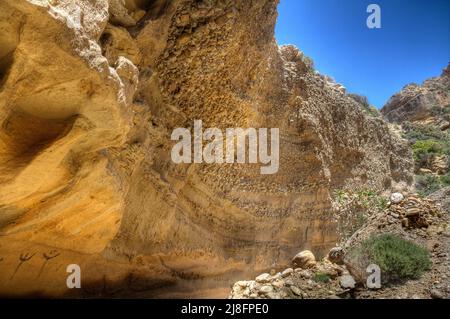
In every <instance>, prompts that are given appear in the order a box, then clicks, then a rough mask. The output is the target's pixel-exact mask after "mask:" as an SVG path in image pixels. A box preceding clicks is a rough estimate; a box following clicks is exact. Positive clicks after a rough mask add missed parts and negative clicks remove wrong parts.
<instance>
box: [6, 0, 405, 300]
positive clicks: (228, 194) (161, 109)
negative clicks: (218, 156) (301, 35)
mask: <svg viewBox="0 0 450 319" xmlns="http://www.w3.org/2000/svg"><path fill="white" fill-rule="evenodd" d="M276 5H277V3H276V1H269V0H265V1H257V2H249V1H186V0H176V1H162V0H158V1H144V0H143V1H137V0H136V1H132V0H130V1H119V0H115V1H113V0H111V1H106V0H102V1H90V0H81V1H71V0H58V1H56V0H55V1H40V0H27V1H26V0H21V1H13V0H6V1H2V2H1V3H0V17H1V18H0V44H1V45H0V73H1V77H2V78H1V91H0V123H1V131H0V167H1V170H0V234H1V236H0V256H1V257H2V261H1V262H0V267H1V268H2V271H0V279H1V281H3V282H4V283H5V284H4V285H1V288H0V293H1V294H3V295H26V294H30V293H32V292H33V293H36V292H39V293H41V294H53V295H58V296H61V295H64V294H66V293H68V291H67V288H66V285H65V283H66V276H67V273H66V272H65V269H66V266H67V265H68V264H79V265H80V266H81V269H82V271H83V288H82V289H81V290H78V291H71V292H70V293H71V294H76V295H80V294H81V295H82V296H117V295H122V296H123V295H127V296H137V297H156V296H158V297H160V296H168V295H169V296H172V297H173V296H186V295H190V296H196V295H195V293H196V292H198V291H200V292H203V293H205V294H207V295H208V296H215V294H219V295H221V296H225V295H226V290H224V291H225V292H224V291H222V292H219V291H218V290H217V288H223V287H227V286H228V285H229V283H230V282H232V281H233V279H235V278H236V277H237V276H238V275H239V276H241V275H242V274H243V273H249V274H255V273H257V272H259V271H262V270H264V269H267V268H269V267H272V266H274V265H283V264H287V263H288V262H289V260H290V258H291V256H292V255H293V254H294V253H295V252H297V251H298V250H299V249H302V248H308V249H310V250H312V251H313V252H314V253H315V254H317V255H324V254H325V253H326V251H328V249H329V248H330V247H332V246H334V244H335V242H336V241H337V233H336V229H335V227H336V226H335V225H334V223H333V221H332V219H331V218H330V212H331V193H332V192H333V190H335V189H340V188H358V187H367V188H372V189H375V190H378V191H383V190H386V189H395V190H402V189H409V187H410V186H411V183H412V176H411V169H412V163H411V160H410V157H411V154H410V151H409V149H408V147H407V146H406V144H405V143H404V142H403V141H402V140H401V139H400V138H399V137H398V136H397V135H395V134H394V133H393V132H391V131H390V129H389V128H388V126H387V125H386V124H385V123H384V122H383V121H382V120H381V119H377V118H368V117H367V116H366V115H365V114H364V112H363V111H361V109H360V107H358V105H357V104H356V102H355V101H354V100H353V99H351V98H349V97H347V96H346V95H345V94H344V93H345V92H344V90H343V89H342V88H340V87H332V86H330V84H329V81H327V80H326V79H324V77H323V76H321V75H320V74H316V73H315V72H314V71H313V70H312V69H311V65H309V64H308V63H305V60H304V59H303V58H302V55H301V53H300V51H299V50H298V49H296V48H294V47H292V46H285V47H278V46H277V44H276V43H275V40H274V36H273V32H274V24H275V20H276ZM194 120H202V121H203V123H204V125H205V126H206V127H217V128H219V129H224V128H227V127H244V128H246V127H255V128H259V127H269V128H271V127H277V128H279V129H280V135H281V136H280V141H281V142H280V144H281V145H280V169H279V172H278V173H277V174H275V175H261V174H260V171H259V168H260V167H259V165H254V164H252V165H249V164H234V165H206V164H195V165H194V164H193V165H187V164H183V165H177V164H174V163H173V162H172V161H171V158H170V151H171V147H172V145H173V142H171V140H170V135H171V132H172V130H173V129H175V128H177V127H190V126H192V124H193V121H194ZM50 251H51V252H53V253H52V254H50ZM49 254H50V255H51V256H55V257H52V258H50V259H47V257H45V256H50V255H49ZM18 264H20V266H19V267H18V266H17V265H18ZM209 279H211V280H209ZM208 280H209V281H208Z"/></svg>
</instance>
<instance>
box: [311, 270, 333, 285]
mask: <svg viewBox="0 0 450 319" xmlns="http://www.w3.org/2000/svg"><path fill="white" fill-rule="evenodd" d="M313 280H314V281H315V282H324V283H326V282H329V281H330V280H331V278H330V276H328V275H327V274H323V273H320V272H318V273H315V274H314V277H313Z"/></svg>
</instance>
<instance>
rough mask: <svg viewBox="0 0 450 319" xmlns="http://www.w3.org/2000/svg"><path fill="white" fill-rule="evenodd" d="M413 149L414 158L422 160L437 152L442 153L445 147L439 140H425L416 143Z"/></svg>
mask: <svg viewBox="0 0 450 319" xmlns="http://www.w3.org/2000/svg"><path fill="white" fill-rule="evenodd" d="M412 149H413V154H414V159H415V160H416V161H417V160H419V161H420V160H423V159H425V158H428V157H430V156H434V155H436V154H442V150H443V147H442V145H441V143H439V142H438V141H435V140H424V141H417V142H416V143H414V145H413V147H412Z"/></svg>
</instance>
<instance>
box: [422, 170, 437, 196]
mask: <svg viewBox="0 0 450 319" xmlns="http://www.w3.org/2000/svg"><path fill="white" fill-rule="evenodd" d="M441 187H442V185H441V183H440V181H439V177H437V176H435V175H433V174H425V175H416V189H417V192H418V193H419V195H420V196H422V197H426V196H428V195H430V194H432V193H434V192H436V191H438V190H439V189H441Z"/></svg>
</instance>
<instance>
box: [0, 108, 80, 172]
mask: <svg viewBox="0 0 450 319" xmlns="http://www.w3.org/2000/svg"><path fill="white" fill-rule="evenodd" d="M75 119H76V116H72V117H70V118H67V119H45V118H39V117H36V116H34V115H31V114H29V113H26V112H24V111H23V110H21V109H19V108H16V109H14V110H12V111H11V112H10V114H9V115H8V116H7V118H6V119H5V120H4V122H3V123H2V126H1V128H0V141H1V148H2V151H1V153H2V154H9V158H8V159H7V158H3V159H2V163H4V164H6V165H8V162H14V163H17V162H21V163H24V164H26V163H27V162H29V161H31V160H32V159H33V158H34V157H35V156H36V155H37V154H39V152H41V151H43V150H44V149H46V148H47V147H49V146H50V145H51V144H53V143H54V142H55V141H57V140H59V139H60V138H62V137H64V136H65V135H66V134H67V133H68V132H70V130H71V129H72V126H73V123H74V122H75ZM2 157H4V156H2Z"/></svg>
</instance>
